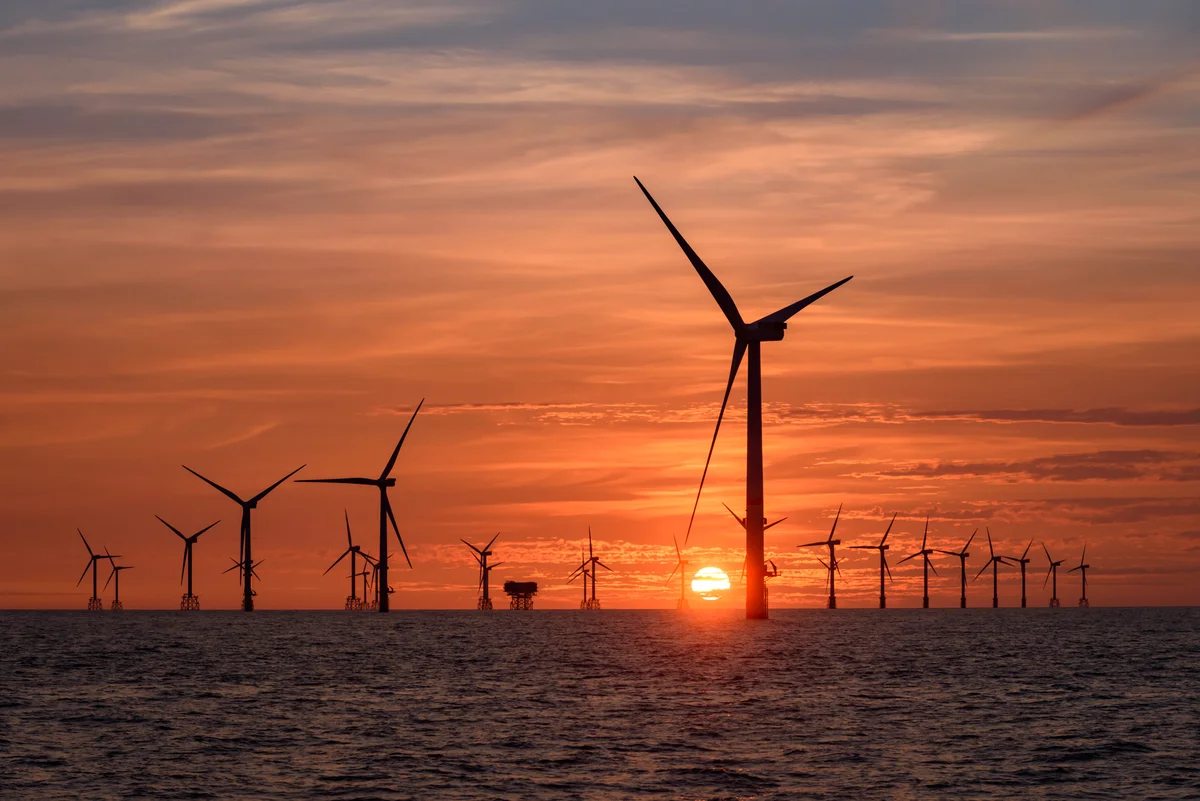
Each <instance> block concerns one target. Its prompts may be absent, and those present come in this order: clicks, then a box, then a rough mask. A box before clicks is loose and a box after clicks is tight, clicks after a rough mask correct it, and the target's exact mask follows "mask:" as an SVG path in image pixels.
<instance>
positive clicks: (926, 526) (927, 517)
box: [921, 515, 929, 551]
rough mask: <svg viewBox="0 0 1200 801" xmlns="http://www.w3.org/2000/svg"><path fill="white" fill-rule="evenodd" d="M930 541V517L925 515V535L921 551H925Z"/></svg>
mask: <svg viewBox="0 0 1200 801" xmlns="http://www.w3.org/2000/svg"><path fill="white" fill-rule="evenodd" d="M928 540H929V515H925V533H924V534H923V535H922V536H921V550H922V551H923V550H925V543H926V542H927V541H928Z"/></svg>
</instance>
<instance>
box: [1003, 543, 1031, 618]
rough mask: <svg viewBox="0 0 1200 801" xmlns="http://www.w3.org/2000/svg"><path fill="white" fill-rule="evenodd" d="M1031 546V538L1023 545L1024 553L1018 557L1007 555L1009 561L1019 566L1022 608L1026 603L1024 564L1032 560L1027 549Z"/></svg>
mask: <svg viewBox="0 0 1200 801" xmlns="http://www.w3.org/2000/svg"><path fill="white" fill-rule="evenodd" d="M1032 547H1033V540H1032V539H1031V540H1029V544H1028V545H1026V546H1025V553H1023V554H1021V558H1020V559H1018V558H1017V557H1015V556H1010V557H1008V560H1009V561H1010V562H1016V563H1017V564H1018V565H1020V566H1021V608H1022V609H1024V608H1025V606H1026V604H1025V565H1027V564H1029V563H1030V562H1032V561H1033V560H1032V559H1030V558H1029V549H1030V548H1032Z"/></svg>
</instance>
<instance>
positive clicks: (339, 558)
mask: <svg viewBox="0 0 1200 801" xmlns="http://www.w3.org/2000/svg"><path fill="white" fill-rule="evenodd" d="M349 553H350V549H349V548H347V549H346V550H345V551H343V552H342V555H341V556H339V557H338V558H337V559H336V560H335V561H334V563H333V564H332V565H330V566H329V567H327V568H325V572H324V573H322V574H321V575H322V576H324V575H327V574H328V573H329V571H330V570H333V569H334V568H335V567H337V566H338V562H340V561H342V560H343V559H345V558H346V556H347V555H348V554H349Z"/></svg>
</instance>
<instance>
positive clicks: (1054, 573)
mask: <svg viewBox="0 0 1200 801" xmlns="http://www.w3.org/2000/svg"><path fill="white" fill-rule="evenodd" d="M1042 550H1043V551H1045V552H1046V561H1047V562H1049V563H1050V569H1049V570H1047V571H1046V578H1045V579H1044V580H1043V581H1042V589H1045V588H1046V582H1047V581H1049V580H1050V579H1051V578H1053V579H1054V587H1053V589H1052V590H1051V591H1050V608H1051V609H1057V608H1058V607H1059V606H1061V604H1060V603H1059V602H1058V566H1059V565H1061V564H1062V563H1063V562H1065V561H1067V560H1066V559H1059V560H1058V561H1057V562H1055V561H1054V557H1052V556H1051V555H1050V549H1049V548H1047V547H1046V543H1044V542H1043V543H1042Z"/></svg>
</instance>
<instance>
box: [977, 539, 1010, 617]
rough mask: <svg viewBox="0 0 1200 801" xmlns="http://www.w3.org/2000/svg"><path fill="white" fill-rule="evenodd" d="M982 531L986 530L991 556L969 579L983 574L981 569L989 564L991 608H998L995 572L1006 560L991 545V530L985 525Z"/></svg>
mask: <svg viewBox="0 0 1200 801" xmlns="http://www.w3.org/2000/svg"><path fill="white" fill-rule="evenodd" d="M984 531H986V532H987V541H988V553H989V554H991V558H989V559H988V560H987V562H985V563H984V565H983V567H981V568H979V572H978V573H976V574H975V578H973V579H971V581H978V580H979V577H980V576H982V575H983V571H985V570H987V569H988V567H989V566H991V568H992V608H993V609H998V608H999V607H1000V579H999V577H998V576H997V574H996V570H997V569H998V568H999V567H1000V565H1003V564H1007V562H1005V561H1004V557H1003V556H997V555H996V549H995V548H993V547H992V530H991V529H990V528H987V527H986V526H985V527H984Z"/></svg>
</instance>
